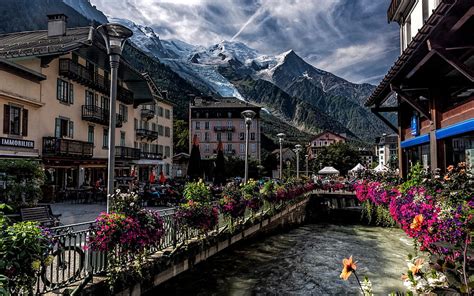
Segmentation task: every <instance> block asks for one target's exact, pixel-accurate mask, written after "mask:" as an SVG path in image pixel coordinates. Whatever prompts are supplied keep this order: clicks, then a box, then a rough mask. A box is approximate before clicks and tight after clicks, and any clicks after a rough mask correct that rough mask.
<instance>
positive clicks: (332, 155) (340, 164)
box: [313, 143, 362, 175]
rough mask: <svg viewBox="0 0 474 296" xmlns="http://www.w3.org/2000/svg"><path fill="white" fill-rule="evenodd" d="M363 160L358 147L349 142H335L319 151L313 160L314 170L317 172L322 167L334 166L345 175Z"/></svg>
mask: <svg viewBox="0 0 474 296" xmlns="http://www.w3.org/2000/svg"><path fill="white" fill-rule="evenodd" d="M361 161H362V159H361V156H360V153H359V151H358V149H357V148H356V147H354V146H352V145H350V144H348V143H335V144H332V145H329V146H327V147H323V148H321V150H319V151H318V153H317V155H316V158H315V159H314V161H313V170H314V171H315V172H317V171H319V170H320V169H321V168H322V167H325V166H332V167H334V168H335V169H337V170H339V171H340V172H341V174H343V175H345V174H347V172H348V171H349V170H350V169H352V168H353V167H355V166H356V165H357V164H358V163H360V162H361Z"/></svg>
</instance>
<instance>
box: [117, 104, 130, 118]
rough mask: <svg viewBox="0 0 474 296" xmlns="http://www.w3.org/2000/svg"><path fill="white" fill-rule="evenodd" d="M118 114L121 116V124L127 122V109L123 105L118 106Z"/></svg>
mask: <svg viewBox="0 0 474 296" xmlns="http://www.w3.org/2000/svg"><path fill="white" fill-rule="evenodd" d="M119 114H120V115H121V116H122V119H123V122H127V121H128V108H127V106H126V105H124V104H120V105H119Z"/></svg>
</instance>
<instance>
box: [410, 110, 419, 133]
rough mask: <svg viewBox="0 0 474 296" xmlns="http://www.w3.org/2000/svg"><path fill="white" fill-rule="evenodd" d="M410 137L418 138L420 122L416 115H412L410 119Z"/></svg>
mask: <svg viewBox="0 0 474 296" xmlns="http://www.w3.org/2000/svg"><path fill="white" fill-rule="evenodd" d="M410 126H411V135H412V136H415V137H416V136H418V135H419V134H420V120H419V117H418V114H416V113H414V114H413V116H412V117H411V124H410Z"/></svg>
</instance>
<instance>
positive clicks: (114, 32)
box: [97, 23, 133, 213]
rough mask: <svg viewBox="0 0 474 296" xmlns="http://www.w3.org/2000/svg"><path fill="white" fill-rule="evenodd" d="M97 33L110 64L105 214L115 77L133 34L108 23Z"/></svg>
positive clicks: (112, 149)
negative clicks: (105, 49) (103, 44)
mask: <svg viewBox="0 0 474 296" xmlns="http://www.w3.org/2000/svg"><path fill="white" fill-rule="evenodd" d="M97 31H98V32H99V33H100V34H101V35H102V37H103V38H104V42H105V46H106V47H107V54H108V55H109V62H110V76H111V79H110V107H109V143H108V145H109V151H108V155H107V157H108V161H107V176H108V180H107V213H108V212H109V210H110V196H111V195H112V194H113V192H114V174H115V124H116V123H115V120H116V114H115V102H116V99H117V75H118V67H119V64H120V56H121V55H122V50H123V47H124V45H125V41H126V40H127V39H128V38H130V37H131V36H132V35H133V33H132V31H131V30H130V29H128V28H127V27H125V26H122V25H120V24H114V23H108V24H104V25H101V26H99V27H98V28H97Z"/></svg>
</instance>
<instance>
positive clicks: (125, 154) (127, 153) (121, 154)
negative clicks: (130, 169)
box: [115, 146, 140, 160]
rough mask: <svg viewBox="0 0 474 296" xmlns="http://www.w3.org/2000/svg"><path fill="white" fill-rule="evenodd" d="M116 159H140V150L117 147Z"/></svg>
mask: <svg viewBox="0 0 474 296" xmlns="http://www.w3.org/2000/svg"><path fill="white" fill-rule="evenodd" d="M115 158H117V159H122V160H137V159H140V149H137V148H132V147H125V146H115Z"/></svg>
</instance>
